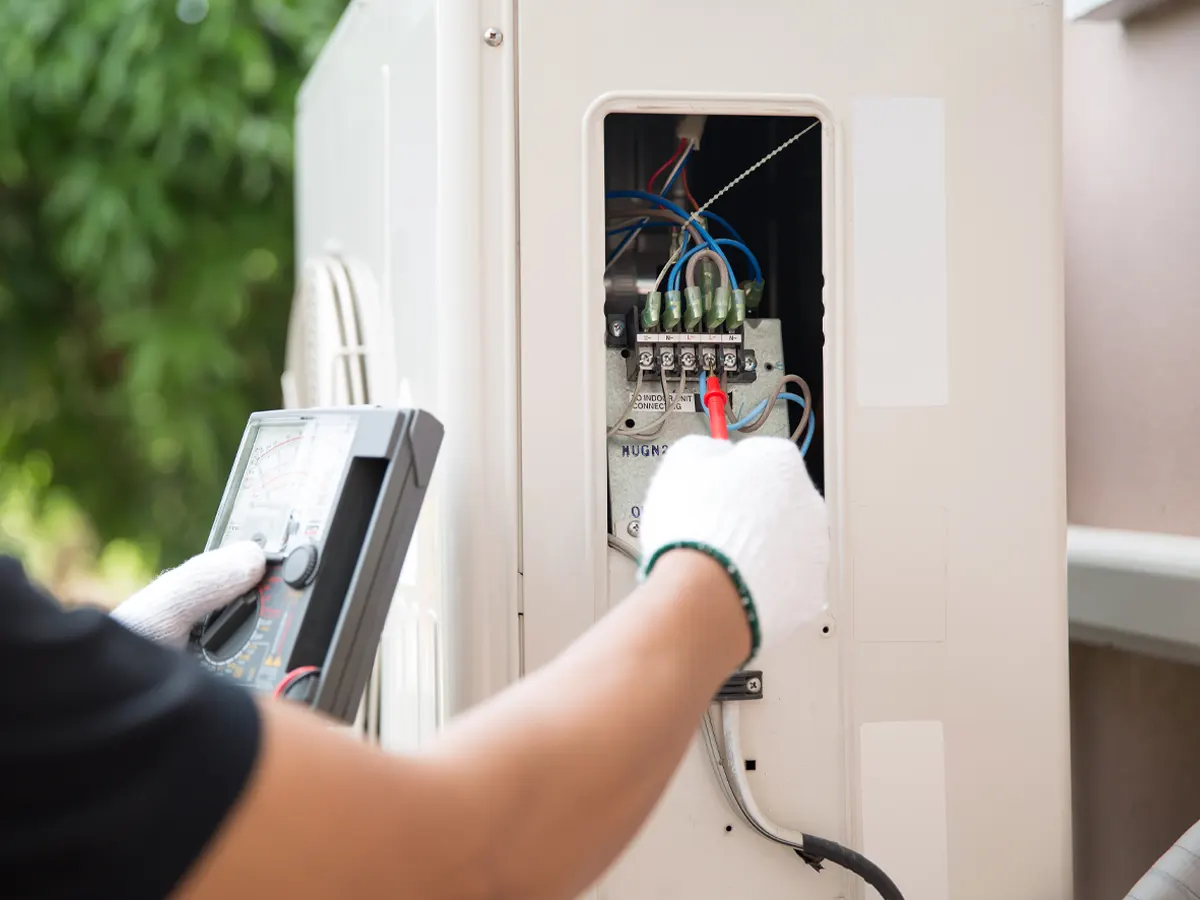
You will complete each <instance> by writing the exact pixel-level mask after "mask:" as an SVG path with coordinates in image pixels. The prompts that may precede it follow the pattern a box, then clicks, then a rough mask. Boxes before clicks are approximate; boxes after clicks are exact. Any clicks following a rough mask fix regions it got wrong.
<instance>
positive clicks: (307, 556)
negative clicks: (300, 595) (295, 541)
mask: <svg viewBox="0 0 1200 900" xmlns="http://www.w3.org/2000/svg"><path fill="white" fill-rule="evenodd" d="M316 571H317V548H316V547H314V546H313V545H312V544H305V545H303V546H302V547H297V548H296V549H295V550H293V551H292V552H291V553H289V554H288V555H287V559H285V560H284V561H283V571H282V573H281V574H282V575H283V580H284V581H285V582H287V584H288V585H290V586H291V587H294V588H302V587H307V586H308V584H309V583H310V582H311V581H312V580H313V575H314V574H316Z"/></svg>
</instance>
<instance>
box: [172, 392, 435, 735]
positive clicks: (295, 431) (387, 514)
mask: <svg viewBox="0 0 1200 900" xmlns="http://www.w3.org/2000/svg"><path fill="white" fill-rule="evenodd" d="M441 441H442V426H441V424H440V423H439V422H438V421H437V420H436V419H434V418H433V417H432V416H431V415H429V414H428V413H425V412H420V411H413V410H401V409H378V408H364V407H346V408H335V409H327V410H326V409H320V410H317V409H310V410H279V411H272V412H257V413H254V414H253V415H252V416H251V417H250V421H249V423H248V424H247V426H246V431H245V434H244V435H243V437H242V442H241V446H240V447H239V449H238V454H237V458H236V460H235V462H234V466H233V470H232V472H231V473H230V476H229V482H228V484H227V485H226V488H225V495H224V497H223V498H222V500H221V504H220V507H219V509H218V512H217V517H216V521H215V522H214V524H213V528H212V532H211V534H210V535H209V539H208V546H207V549H209V550H212V549H215V548H217V547H221V546H223V545H225V544H228V543H232V542H234V541H240V540H253V541H255V542H257V543H259V544H260V545H261V546H262V547H263V549H264V551H265V552H266V554H267V561H268V564H267V571H266V574H265V576H264V577H263V580H262V582H261V583H260V584H259V585H258V586H257V587H256V588H255V589H254V590H252V591H250V592H248V593H247V594H245V595H244V596H242V597H240V598H239V599H237V600H235V601H234V602H233V603H231V604H229V605H228V606H226V607H225V608H224V609H221V610H218V611H216V612H214V613H212V614H211V615H209V616H208V617H206V618H205V619H204V620H203V621H202V622H200V623H199V624H198V625H197V627H196V628H195V629H194V630H193V632H192V635H191V638H190V641H189V647H190V649H191V651H192V652H193V653H195V654H196V655H197V656H198V657H199V659H200V661H201V663H202V664H203V665H204V666H206V667H207V668H209V669H210V670H212V671H213V672H215V673H217V674H218V675H219V676H221V677H223V678H227V679H229V680H231V681H235V682H237V683H239V684H242V685H245V686H246V687H247V688H250V689H253V690H257V691H263V692H269V693H273V694H275V695H276V696H280V697H284V698H286V699H289V700H295V701H298V702H307V703H310V704H311V705H312V706H313V707H314V708H315V709H317V710H319V711H321V712H323V713H326V714H328V715H330V716H333V717H335V718H338V719H341V720H343V721H346V722H351V721H353V720H354V716H355V714H356V712H357V711H358V707H359V703H360V701H361V700H362V695H363V690H364V689H365V687H366V684H367V679H368V678H369V677H370V672H371V666H372V664H373V663H374V661H375V649H376V647H377V646H378V645H379V638H380V635H381V634H382V632H383V626H384V622H385V620H386V618H387V613H388V609H389V608H390V607H391V602H392V597H393V595H394V594H395V591H396V585H397V582H398V581H399V579H400V571H401V568H402V567H403V565H404V558H405V555H406V553H407V551H408V546H409V542H410V541H411V539H412V534H413V529H414V528H415V526H416V522H417V516H418V514H419V513H420V511H421V503H422V501H423V500H424V497H425V490H426V488H427V487H428V485H429V479H430V476H431V474H432V472H433V467H434V463H435V461H436V459H437V455H438V450H439V448H440V447H441Z"/></svg>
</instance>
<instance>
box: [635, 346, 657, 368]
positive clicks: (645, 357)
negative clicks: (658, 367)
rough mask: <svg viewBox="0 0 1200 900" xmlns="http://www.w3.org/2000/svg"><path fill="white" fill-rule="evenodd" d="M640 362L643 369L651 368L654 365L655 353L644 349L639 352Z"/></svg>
mask: <svg viewBox="0 0 1200 900" xmlns="http://www.w3.org/2000/svg"><path fill="white" fill-rule="evenodd" d="M638 364H639V365H640V366H641V367H642V368H643V369H648V368H650V367H651V366H652V365H654V354H653V353H651V352H650V351H649V350H643V351H642V352H641V353H639V354H638Z"/></svg>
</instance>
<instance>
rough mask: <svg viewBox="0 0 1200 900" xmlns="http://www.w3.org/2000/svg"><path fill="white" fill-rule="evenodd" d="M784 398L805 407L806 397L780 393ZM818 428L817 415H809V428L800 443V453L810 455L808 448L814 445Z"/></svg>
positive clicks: (802, 407)
mask: <svg viewBox="0 0 1200 900" xmlns="http://www.w3.org/2000/svg"><path fill="white" fill-rule="evenodd" d="M779 396H780V397H782V398H783V399H784V400H791V401H792V402H793V403H799V404H800V408H801V409H804V398H803V397H801V396H799V395H798V394H789V393H786V392H785V393H782V394H780V395H779ZM816 430H817V417H816V416H813V415H810V416H809V417H808V428H807V429H806V430H805V434H804V443H802V444H801V445H800V455H801V456H808V448H809V447H810V446H811V445H812V440H813V434H815V433H816Z"/></svg>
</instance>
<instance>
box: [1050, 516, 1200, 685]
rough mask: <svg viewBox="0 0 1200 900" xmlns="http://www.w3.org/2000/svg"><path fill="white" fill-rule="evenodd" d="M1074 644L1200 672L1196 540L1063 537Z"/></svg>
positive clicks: (1199, 545)
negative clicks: (1103, 647)
mask: <svg viewBox="0 0 1200 900" xmlns="http://www.w3.org/2000/svg"><path fill="white" fill-rule="evenodd" d="M1067 564H1068V597H1069V605H1070V623H1071V638H1072V639H1073V640H1078V641H1082V642H1085V643H1091V644H1102V645H1110V646H1115V647H1120V648H1122V649H1126V650H1130V651H1133V652H1136V653H1143V654H1147V655H1150V656H1158V657H1162V658H1166V659H1173V660H1177V661H1180V662H1187V663H1192V664H1200V538H1188V537H1180V536H1178V535H1169V534H1149V533H1144V532H1132V531H1111V530H1108V529H1100V528H1081V527H1072V528H1070V529H1068V533H1067Z"/></svg>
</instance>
